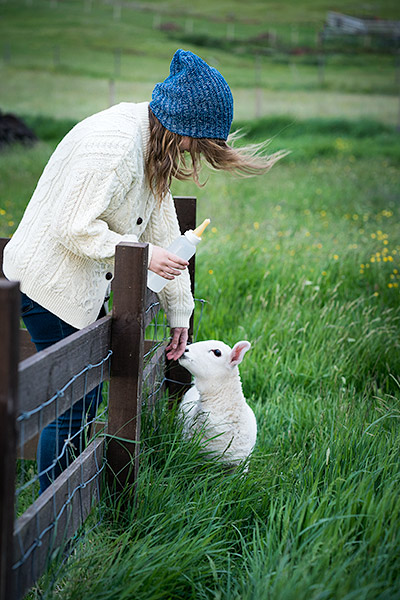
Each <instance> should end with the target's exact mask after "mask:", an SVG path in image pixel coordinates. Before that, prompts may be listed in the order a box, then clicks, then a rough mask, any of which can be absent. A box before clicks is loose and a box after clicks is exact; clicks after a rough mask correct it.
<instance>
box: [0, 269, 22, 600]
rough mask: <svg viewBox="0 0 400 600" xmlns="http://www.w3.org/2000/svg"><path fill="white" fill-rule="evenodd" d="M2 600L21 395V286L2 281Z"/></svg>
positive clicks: (8, 591)
mask: <svg viewBox="0 0 400 600" xmlns="http://www.w3.org/2000/svg"><path fill="white" fill-rule="evenodd" d="M0 306H1V311H0V344H1V346H0V428H1V430H0V540H1V541H0V544H1V547H0V600H10V598H14V592H13V589H12V587H13V585H12V577H11V574H12V571H11V567H12V559H13V551H12V550H13V529H14V503H15V461H16V442H17V430H16V413H17V397H18V396H17V394H18V345H19V336H18V334H19V285H18V283H16V282H11V281H7V280H6V279H1V280H0Z"/></svg>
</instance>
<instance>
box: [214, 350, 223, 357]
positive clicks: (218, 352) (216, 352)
mask: <svg viewBox="0 0 400 600" xmlns="http://www.w3.org/2000/svg"><path fill="white" fill-rule="evenodd" d="M213 352H214V354H215V356H221V354H222V352H221V350H218V349H217V350H213Z"/></svg>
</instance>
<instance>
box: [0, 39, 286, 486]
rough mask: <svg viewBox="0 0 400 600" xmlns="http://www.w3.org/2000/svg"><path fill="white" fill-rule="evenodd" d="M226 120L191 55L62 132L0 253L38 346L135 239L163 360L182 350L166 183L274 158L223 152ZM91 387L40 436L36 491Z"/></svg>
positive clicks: (96, 290) (53, 471) (225, 90)
mask: <svg viewBox="0 0 400 600" xmlns="http://www.w3.org/2000/svg"><path fill="white" fill-rule="evenodd" d="M232 118H233V98H232V94H231V91H230V89H229V86H228V84H227V83H226V81H225V79H224V78H223V77H222V75H221V74H220V73H219V72H218V71H217V70H216V69H214V68H213V67H210V66H209V65H208V64H207V63H205V62H204V61H203V60H202V59H201V58H199V57H198V56H196V55H195V54H193V53H192V52H185V51H183V50H177V52H176V53H175V54H174V56H173V59H172V62H171V67H170V75H169V77H167V79H166V80H165V81H164V82H162V83H158V84H157V85H156V86H155V88H154V90H153V94H152V101H151V102H150V104H149V103H147V102H143V103H140V104H134V103H129V102H123V103H121V104H118V105H116V106H113V107H111V108H109V109H107V110H104V111H103V112H100V113H98V114H95V115H93V116H91V117H88V118H87V119H85V120H83V121H82V122H80V123H78V124H77V125H76V126H75V127H74V128H73V129H72V130H71V131H70V132H69V133H68V134H67V135H66V136H65V138H64V139H63V140H62V141H61V143H60V144H59V145H58V147H57V148H56V150H55V152H54V153H53V155H52V156H51V158H50V160H49V162H48V164H47V165H46V167H45V169H44V171H43V174H42V176H41V177H40V179H39V182H38V185H37V187H36V189H35V191H34V193H33V196H32V198H31V200H30V202H29V204H28V206H27V209H26V211H25V214H24V216H23V218H22V221H21V223H20V225H19V227H18V229H17V231H16V232H15V234H14V235H13V237H12V239H11V240H10V242H9V243H8V244H7V246H6V248H5V252H4V264H3V270H4V273H5V275H6V277H7V278H8V279H13V280H18V281H19V282H20V286H21V313H22V318H23V320H24V322H25V324H26V327H27V329H28V331H29V332H30V334H31V336H32V341H33V342H34V343H35V345H36V348H37V350H42V349H43V348H46V347H48V346H50V345H51V344H54V343H55V342H57V341H59V340H60V339H62V338H64V337H66V336H68V335H70V334H71V333H73V332H75V331H77V330H78V329H81V328H83V327H86V326H87V325H89V324H90V323H92V322H93V321H95V320H96V319H97V318H98V316H99V313H100V310H101V308H102V305H103V303H104V297H105V294H106V289H107V287H108V285H109V282H110V280H111V279H112V277H113V269H114V254H115V246H116V245H117V244H118V243H119V242H137V241H141V242H148V243H149V269H150V270H151V271H154V272H155V273H157V274H158V275H161V276H162V277H164V278H165V279H168V280H170V282H169V283H168V285H167V286H165V287H164V289H163V290H162V291H161V292H160V294H159V298H160V302H161V304H162V306H163V308H164V309H165V311H166V313H167V318H168V322H169V325H170V328H171V341H170V343H169V345H168V347H167V357H168V358H169V359H174V360H177V359H178V358H179V357H180V356H181V355H182V353H183V351H184V349H185V347H186V342H187V337H188V324H189V318H190V316H191V313H192V311H193V298H192V295H191V292H190V282H189V276H188V271H187V269H186V267H187V265H188V263H187V262H186V261H185V260H182V259H181V258H179V257H177V256H175V255H173V254H171V253H170V252H168V251H167V250H165V248H166V247H168V246H169V244H170V243H171V242H172V241H173V240H174V239H175V238H176V237H178V235H180V231H179V227H178V222H177V217H176V213H175V209H174V204H173V200H172V196H171V193H170V191H169V186H170V183H171V179H172V178H173V177H176V178H177V179H181V180H182V179H188V178H190V177H192V178H193V179H194V181H195V182H196V183H197V184H199V179H198V175H199V165H200V158H201V157H204V158H205V160H206V161H207V162H208V163H209V165H211V167H213V168H215V169H225V170H229V171H234V172H237V173H241V174H244V175H252V174H256V173H260V172H265V171H267V170H268V169H269V168H270V167H271V166H272V165H273V164H274V162H276V160H278V159H279V158H280V157H281V156H282V155H283V154H282V153H276V154H274V155H272V156H269V157H268V156H262V155H260V154H256V151H257V148H256V149H254V147H253V148H244V149H242V150H236V149H234V148H232V146H230V145H228V144H227V143H226V140H227V138H228V134H229V130H230V127H231V123H232ZM185 151H187V152H189V153H190V158H191V164H190V166H187V164H186V162H185V157H184V152H185ZM134 276H135V274H134V273H132V277H134ZM100 392H101V389H100V387H99V388H97V389H96V390H93V392H91V393H90V394H87V395H86V396H85V398H83V399H82V400H81V401H80V402H78V403H76V404H75V405H74V406H73V407H72V408H71V409H70V410H68V411H67V412H66V413H65V414H64V415H62V416H60V417H59V418H58V419H57V420H56V421H54V422H53V423H51V424H50V425H49V426H47V427H46V428H45V429H44V430H43V431H42V434H41V437H40V441H39V446H38V468H39V474H40V485H41V491H43V490H44V489H45V488H46V487H47V486H48V485H49V484H50V483H51V481H52V480H54V479H55V477H57V475H58V474H59V473H60V472H61V470H62V469H64V468H65V466H66V464H67V461H68V452H67V449H66V448H65V444H66V441H65V440H68V444H71V443H72V444H73V445H74V446H75V452H76V453H79V452H80V451H82V446H83V440H82V438H83V436H82V431H83V427H82V422H83V421H84V419H85V417H86V416H88V417H89V419H90V420H91V419H92V418H93V417H94V415H95V412H96V409H97V406H98V403H99V398H100V396H101V393H100Z"/></svg>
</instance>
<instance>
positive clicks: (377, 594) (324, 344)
mask: <svg viewBox="0 0 400 600" xmlns="http://www.w3.org/2000/svg"><path fill="white" fill-rule="evenodd" d="M327 10H337V11H339V12H340V11H343V12H346V11H347V12H348V13H350V14H353V15H361V16H366V17H372V16H379V17H381V18H389V19H400V8H399V5H398V3H397V2H394V1H386V2H383V1H379V2H371V3H369V4H368V5H366V4H364V3H361V2H359V1H354V2H351V3H349V2H344V1H343V0H337V1H336V2H335V3H334V4H331V3H330V2H328V1H325V0H315V1H312V0H301V1H300V2H297V3H289V2H287V3H282V2H280V3H274V2H267V1H266V2H254V1H250V2H247V3H244V2H239V1H235V2H228V1H221V0H215V1H214V2H211V1H210V0H203V1H202V2H199V1H197V0H196V1H194V2H191V3H187V2H183V1H182V0H176V1H174V2H163V3H162V2H157V1H154V2H141V3H136V2H130V1H129V0H126V1H125V2H121V3H117V2H112V1H111V0H110V1H108V2H107V1H105V2H103V1H101V2H100V0H64V1H61V0H2V2H1V3H0V40H1V42H0V50H1V52H2V57H1V61H0V82H1V84H0V109H1V110H2V111H4V112H7V111H12V112H14V113H16V114H18V115H20V116H22V117H23V118H24V119H25V121H26V122H27V123H28V124H29V125H30V126H31V127H32V128H33V129H34V130H35V132H36V134H37V135H38V137H39V142H38V143H37V144H36V145H35V146H33V147H24V146H13V147H9V148H7V149H3V150H2V151H1V152H0V234H1V235H2V236H9V235H12V233H13V231H14V230H15V228H16V226H17V224H18V222H19V220H20V218H21V216H22V214H23V211H24V208H25V206H26V204H27V202H28V200H29V198H30V195H31V194H32V191H33V190H34V188H35V185H36V182H37V180H38V178H39V176H40V173H41V171H42V169H43V167H44V165H45V164H46V161H47V160H48V158H49V156H50V155H51V153H52V151H53V150H54V148H55V146H56V144H57V143H58V141H59V140H60V139H61V138H62V136H63V135H64V134H65V133H66V132H67V131H68V130H69V129H70V128H71V127H72V126H73V125H74V123H76V122H77V121H78V120H80V119H82V118H84V117H85V116H88V115H89V114H92V113H93V112H96V111H98V110H103V109H105V108H107V107H108V106H109V105H110V103H114V102H120V101H144V100H149V99H150V96H151V90H152V89H153V87H154V84H155V83H156V82H157V81H161V80H163V79H164V78H165V77H166V76H167V74H168V69H169V63H170V60H171V57H172V55H173V52H174V51H175V50H176V48H179V47H183V48H185V49H190V50H192V51H194V52H196V53H198V54H199V55H200V56H202V57H203V58H204V59H205V60H207V61H208V62H209V63H210V64H212V65H214V66H216V67H217V68H218V69H220V71H221V72H222V73H223V74H224V76H225V77H226V79H227V80H228V82H229V84H230V85H231V87H232V90H233V94H234V98H235V123H234V127H235V128H241V129H242V130H243V132H245V137H244V138H243V139H242V141H241V143H247V142H259V141H262V140H265V139H270V140H271V141H270V144H269V146H268V152H274V151H277V150H280V149H287V150H289V151H290V154H289V155H288V156H286V157H285V158H283V159H282V160H280V161H279V162H278V163H277V164H276V165H275V166H274V167H273V168H272V169H271V171H270V172H269V173H267V174H266V175H264V176H261V177H257V178H251V179H235V178H234V177H233V176H231V175H228V174H225V173H217V172H211V171H210V170H207V168H205V169H204V172H203V181H204V182H206V185H205V186H204V187H202V188H201V189H198V188H196V186H194V184H192V183H177V182H174V184H173V187H172V191H173V192H174V193H176V194H195V195H197V197H198V221H199V222H200V221H201V220H202V219H203V218H206V217H210V218H211V221H212V223H211V225H210V227H209V228H208V229H207V231H206V232H205V234H204V241H203V242H202V244H201V246H200V247H199V250H198V259H197V263H196V264H197V274H196V277H197V284H196V297H197V298H202V299H204V300H205V301H206V303H205V307H204V312H203V316H202V319H201V321H200V319H199V314H197V315H196V328H197V326H198V339H208V338H214V339H222V340H224V341H225V342H227V343H229V344H231V345H233V344H234V343H235V342H237V341H238V340H241V339H247V340H249V341H250V342H251V344H252V349H251V351H250V352H249V353H247V354H246V356H245V359H244V361H243V364H242V365H241V376H242V381H243V389H244V393H245V395H246V398H247V399H248V402H249V404H250V405H251V407H252V408H253V409H254V411H255V414H256V416H257V421H258V428H259V433H258V441H257V446H256V449H255V451H254V454H253V457H252V459H251V462H250V470H249V474H248V475H247V476H246V477H242V476H241V474H240V473H233V474H229V475H227V474H226V473H224V472H222V470H221V468H220V466H219V465H218V462H217V461H213V460H210V459H208V458H206V457H205V456H204V448H203V446H202V441H201V439H197V440H194V441H192V442H190V443H189V442H186V441H184V440H183V439H182V435H181V431H180V427H179V424H178V423H177V421H176V419H175V415H174V411H170V410H167V409H166V408H165V407H164V406H162V405H159V406H158V407H157V410H156V412H155V413H147V412H146V410H145V414H144V417H143V431H142V436H143V444H142V462H141V465H142V467H141V472H140V477H139V481H138V487H137V499H136V503H135V505H134V504H133V500H132V498H131V496H130V493H131V492H130V490H127V491H126V494H127V497H128V499H130V500H132V501H131V502H128V506H130V507H131V508H126V505H125V506H124V507H122V506H121V505H120V504H116V503H115V502H114V500H113V498H112V497H106V498H105V499H104V502H103V505H102V506H101V507H100V512H98V511H96V512H95V513H94V514H93V516H92V519H93V523H97V527H95V528H94V529H93V530H92V531H90V532H89V533H88V534H87V535H86V536H85V537H84V538H83V541H81V542H80V543H78V544H77V545H76V547H75V549H74V551H73V553H72V555H71V556H70V557H69V559H68V560H67V561H64V562H63V561H61V562H58V563H56V565H55V566H54V565H53V567H52V568H50V570H49V572H48V573H47V574H46V575H45V576H44V577H43V578H42V579H41V580H40V582H38V585H37V586H36V588H35V589H34V590H33V591H32V592H31V594H30V598H39V597H40V598H41V597H45V598H62V599H64V598H65V599H76V600H78V599H82V598H84V599H85V600H91V599H93V600H94V599H96V600H99V599H102V600H103V599H107V600H111V599H115V600H117V599H118V600H120V599H137V598H138V599H146V600H148V599H151V600H156V599H169V598H171V599H175V598H179V599H185V600H186V599H189V598H193V599H197V598H200V599H202V598H204V599H205V598H210V599H215V600H217V599H218V600H219V599H221V600H222V599H235V600H236V599H246V600H247V599H249V600H250V599H252V600H253V599H254V600H258V599H268V600H270V599H271V600H286V599H288V600H291V599H296V600H302V599H307V600H317V599H318V600H322V599H324V600H325V599H336V598H338V599H339V598H340V599H346V600H353V599H354V600H360V599H361V600H369V599H375V598H379V599H384V600H394V599H398V598H400V558H399V557H400V519H399V511H400V495H399V492H398V490H399V483H400V481H399V480H400V476H399V475H400V469H399V458H400V456H399V454H400V452H399V449H400V436H399V416H400V410H399V408H400V393H399V382H400V376H399V374H400V355H399V337H400V336H399V334H400V323H399V319H400V310H399V299H400V297H399V280H400V236H399V233H400V225H399V213H400V210H399V189H400V185H399V184H400V176H399V163H400V141H399V87H400V64H399V59H398V53H396V51H394V49H393V48H391V47H389V46H388V45H387V44H383V43H377V42H376V41H375V40H371V39H362V40H360V41H358V42H356V41H353V40H347V41H346V40H343V39H341V40H329V41H327V42H326V43H325V47H324V53H323V54H321V52H320V51H318V49H317V39H318V32H319V31H321V29H322V26H323V23H324V21H325V17H326V12H327ZM266 39H267V40H268V41H267V42H266V41H265V40H266ZM199 312H200V311H198V313H199ZM89 528H90V523H89Z"/></svg>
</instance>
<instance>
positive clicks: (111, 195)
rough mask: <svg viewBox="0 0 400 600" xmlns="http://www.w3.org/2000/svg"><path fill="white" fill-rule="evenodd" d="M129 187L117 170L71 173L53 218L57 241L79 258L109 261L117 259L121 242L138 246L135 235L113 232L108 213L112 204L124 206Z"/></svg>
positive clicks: (87, 170)
mask: <svg viewBox="0 0 400 600" xmlns="http://www.w3.org/2000/svg"><path fill="white" fill-rule="evenodd" d="M126 193H127V184H126V181H125V182H124V181H123V180H121V177H120V176H119V174H118V170H117V169H114V170H110V171H106V172H100V171H99V170H90V169H86V170H84V169H82V170H72V172H71V173H70V176H69V177H68V179H67V182H66V183H65V185H64V188H63V190H62V193H61V195H60V197H59V198H58V201H57V206H56V207H55V210H54V212H53V216H52V229H53V233H54V235H55V236H56V237H57V238H58V240H59V241H60V242H61V243H62V244H63V245H64V246H65V247H66V248H67V249H68V250H71V251H72V252H74V253H75V254H77V255H78V256H82V257H88V258H92V259H93V260H107V259H110V258H112V257H113V256H114V255H115V246H116V245H117V244H118V243H119V242H137V241H138V238H137V236H136V235H134V234H126V235H122V234H120V233H117V232H115V231H113V230H112V229H110V227H109V225H108V223H107V218H106V213H107V209H109V207H110V203H111V202H112V203H113V205H114V206H117V205H118V204H120V203H121V202H123V200H124V198H125V195H126Z"/></svg>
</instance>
